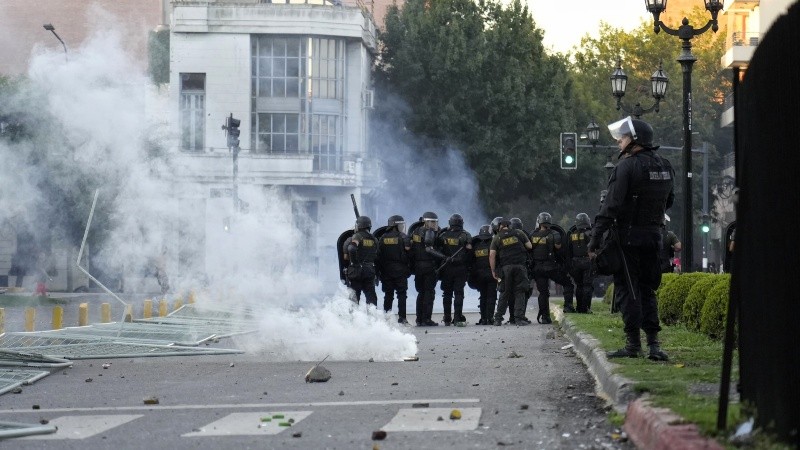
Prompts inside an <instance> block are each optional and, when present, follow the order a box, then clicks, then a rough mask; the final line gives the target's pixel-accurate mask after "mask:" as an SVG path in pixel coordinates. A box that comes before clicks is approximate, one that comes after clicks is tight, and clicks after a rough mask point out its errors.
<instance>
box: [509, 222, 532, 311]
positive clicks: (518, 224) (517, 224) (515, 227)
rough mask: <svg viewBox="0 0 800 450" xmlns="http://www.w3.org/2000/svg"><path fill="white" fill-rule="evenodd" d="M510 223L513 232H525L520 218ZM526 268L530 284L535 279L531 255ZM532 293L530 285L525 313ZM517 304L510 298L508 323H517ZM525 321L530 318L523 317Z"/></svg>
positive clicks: (523, 309)
mask: <svg viewBox="0 0 800 450" xmlns="http://www.w3.org/2000/svg"><path fill="white" fill-rule="evenodd" d="M510 222H511V225H510V226H509V228H511V229H512V230H521V231H523V232H525V228H524V225H523V224H522V219H520V218H519V217H512V218H511V221H510ZM526 236H527V233H526ZM525 267H526V270H527V271H528V281H529V282H530V280H532V279H533V277H532V276H531V271H530V268H531V259H530V253H528V258H527V261H526V262H525ZM532 293H533V288H532V287H531V286H530V284H528V289H527V290H526V291H525V295H524V296H523V297H524V298H525V305H524V306H523V307H522V311H523V312H524V311H527V309H528V299H529V298H530V297H531V294H532ZM515 302H516V299H515V298H514V296H511V297H509V298H508V315H509V316H510V317H509V318H508V323H516V319H517V318H516V317H514V311H515V310H516V308H515V306H516V305H515ZM523 319H525V320H528V318H527V317H525V316H523ZM528 322H530V320H528Z"/></svg>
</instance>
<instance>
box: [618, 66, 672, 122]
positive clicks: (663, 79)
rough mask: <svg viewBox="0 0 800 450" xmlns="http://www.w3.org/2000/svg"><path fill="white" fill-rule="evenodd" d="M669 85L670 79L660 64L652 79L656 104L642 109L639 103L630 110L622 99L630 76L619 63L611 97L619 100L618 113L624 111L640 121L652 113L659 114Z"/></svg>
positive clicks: (651, 84)
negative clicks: (643, 116) (644, 115)
mask: <svg viewBox="0 0 800 450" xmlns="http://www.w3.org/2000/svg"><path fill="white" fill-rule="evenodd" d="M668 84H669V77H667V74H666V73H665V72H664V69H662V68H661V63H658V69H656V71H655V72H653V75H652V76H651V77H650V86H651V88H650V89H651V95H652V96H653V98H654V99H656V102H655V103H654V104H653V106H651V107H649V108H642V105H641V104H639V103H637V104H636V105H634V107H633V108H629V107H627V106H625V105H624V104H623V103H622V97H623V96H625V88H626V87H627V85H628V76H627V75H625V72H624V71H623V70H622V62H619V63H617V68H616V69H614V72H613V73H612V74H611V95H613V96H614V97H616V98H617V111H619V110H620V109H622V110H623V111H625V113H627V114H630V115H632V116H634V117H636V118H637V119H638V118H640V117H642V115H643V114H647V113H649V112H650V111H655V112H658V107H659V104H660V103H661V100H662V99H663V98H664V96H665V95H666V93H667V85H668Z"/></svg>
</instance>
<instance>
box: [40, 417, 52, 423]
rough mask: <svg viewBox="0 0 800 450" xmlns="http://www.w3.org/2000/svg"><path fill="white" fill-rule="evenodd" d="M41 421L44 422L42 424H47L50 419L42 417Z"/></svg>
mask: <svg viewBox="0 0 800 450" xmlns="http://www.w3.org/2000/svg"><path fill="white" fill-rule="evenodd" d="M39 423H40V424H42V425H47V424H48V423H50V421H49V420H47V419H44V418H42V419H39Z"/></svg>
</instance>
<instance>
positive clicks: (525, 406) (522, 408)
mask: <svg viewBox="0 0 800 450" xmlns="http://www.w3.org/2000/svg"><path fill="white" fill-rule="evenodd" d="M519 409H521V410H526V409H528V405H519Z"/></svg>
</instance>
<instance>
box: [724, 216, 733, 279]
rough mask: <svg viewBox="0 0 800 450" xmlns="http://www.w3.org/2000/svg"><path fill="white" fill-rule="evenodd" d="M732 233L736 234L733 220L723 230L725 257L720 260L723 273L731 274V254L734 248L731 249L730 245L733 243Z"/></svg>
mask: <svg viewBox="0 0 800 450" xmlns="http://www.w3.org/2000/svg"><path fill="white" fill-rule="evenodd" d="M734 232H736V221H735V220H734V221H733V222H731V223H730V224H729V225H728V228H726V229H725V257H724V259H723V260H722V268H723V270H724V271H725V273H731V271H732V270H733V252H734V251H735V248H734V249H731V243H733V241H734V235H733V233H734Z"/></svg>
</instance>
